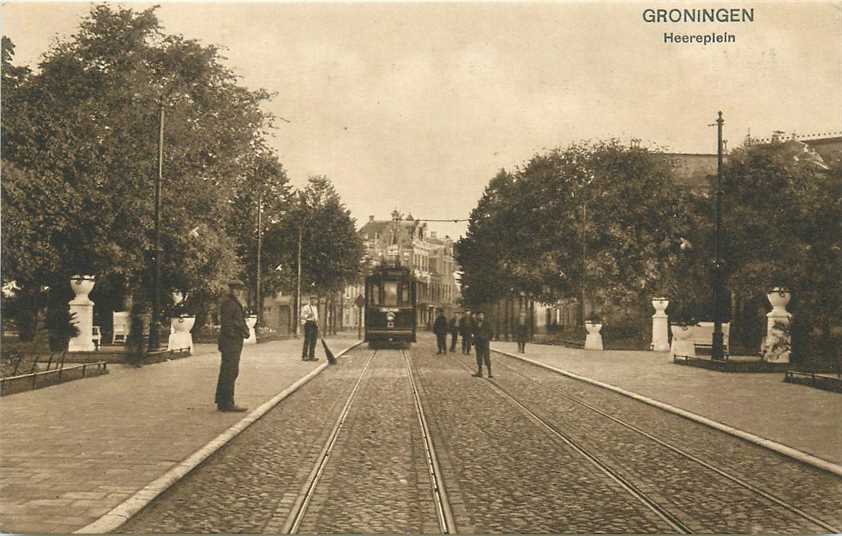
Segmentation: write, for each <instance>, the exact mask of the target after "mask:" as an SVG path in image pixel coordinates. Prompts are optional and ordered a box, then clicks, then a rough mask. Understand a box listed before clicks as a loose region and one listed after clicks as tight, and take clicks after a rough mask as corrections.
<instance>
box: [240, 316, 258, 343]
mask: <svg viewBox="0 0 842 536" xmlns="http://www.w3.org/2000/svg"><path fill="white" fill-rule="evenodd" d="M246 325H247V326H248V327H249V338H248V339H246V340H244V341H243V344H257V334H256V333H255V332H254V326H255V325H257V317H256V316H247V317H246Z"/></svg>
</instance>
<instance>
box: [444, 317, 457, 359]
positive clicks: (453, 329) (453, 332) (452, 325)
mask: <svg viewBox="0 0 842 536" xmlns="http://www.w3.org/2000/svg"><path fill="white" fill-rule="evenodd" d="M447 331H449V332H450V351H451V352H455V351H456V339H458V338H459V317H458V316H457V315H456V314H454V315H453V316H451V317H450V322H449V323H448V324H447Z"/></svg>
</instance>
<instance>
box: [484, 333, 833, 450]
mask: <svg viewBox="0 0 842 536" xmlns="http://www.w3.org/2000/svg"><path fill="white" fill-rule="evenodd" d="M492 348H493V349H498V350H503V351H506V352H510V353H513V354H516V353H517V343H514V342H511V343H509V342H495V343H493V344H492ZM525 357H527V358H530V359H534V360H536V361H540V362H542V363H545V364H547V365H550V366H553V367H556V368H559V369H561V370H565V371H567V372H571V373H573V374H577V375H580V376H584V377H587V378H590V379H593V380H597V381H600V382H603V383H607V384H610V385H613V386H615V387H620V388H622V389H625V390H627V391H631V392H634V393H637V394H639V395H642V396H646V397H648V398H651V399H654V400H657V401H659V402H663V403H665V404H669V405H671V406H675V407H678V408H681V409H684V410H686V411H690V412H692V413H696V414H698V415H701V416H703V417H707V418H708V419H711V420H714V421H718V422H720V423H723V424H727V425H729V426H732V427H734V428H737V429H739V430H743V431H745V432H748V433H751V434H754V435H756V436H760V437H762V438H765V439H770V440H772V441H776V442H778V443H781V444H783V445H786V446H788V447H791V448H794V449H797V450H800V451H802V452H806V453H808V454H811V455H813V456H816V457H818V458H822V459H824V460H827V461H829V462H831V463H836V464H842V396H840V395H839V394H838V393H831V392H828V391H822V390H820V389H814V388H812V387H808V386H804V385H795V384H789V383H784V382H783V377H784V375H783V374H782V373H726V372H717V371H712V370H705V369H701V368H695V367H687V366H680V365H675V364H673V363H672V360H671V359H670V356H669V354H667V353H660V352H630V351H611V350H607V351H584V350H579V349H574V348H564V347H561V346H548V345H539V344H527V345H526V355H525ZM498 374H499V372H498Z"/></svg>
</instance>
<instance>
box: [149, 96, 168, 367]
mask: <svg viewBox="0 0 842 536" xmlns="http://www.w3.org/2000/svg"><path fill="white" fill-rule="evenodd" d="M163 172H164V102H163V101H161V102H159V103H158V174H157V175H156V176H155V238H154V240H155V242H154V245H153V246H152V248H153V249H152V262H153V263H154V265H155V266H154V268H153V272H152V274H153V283H152V287H153V295H152V320H151V322H150V326H149V351H150V352H152V351H155V350H157V349H158V347H159V346H160V340H159V334H158V324H159V323H160V318H159V313H160V308H161V181H162V179H163Z"/></svg>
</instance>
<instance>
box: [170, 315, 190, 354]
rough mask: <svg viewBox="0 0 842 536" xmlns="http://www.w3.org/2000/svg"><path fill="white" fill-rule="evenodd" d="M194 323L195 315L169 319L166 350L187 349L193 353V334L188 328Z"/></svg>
mask: <svg viewBox="0 0 842 536" xmlns="http://www.w3.org/2000/svg"><path fill="white" fill-rule="evenodd" d="M195 323H196V317H195V316H184V317H178V318H173V319H171V320H170V339H169V343H168V344H167V350H171V351H176V350H189V351H190V353H191V354H192V353H193V335H192V334H191V333H190V330H191V329H193V324H195Z"/></svg>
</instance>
